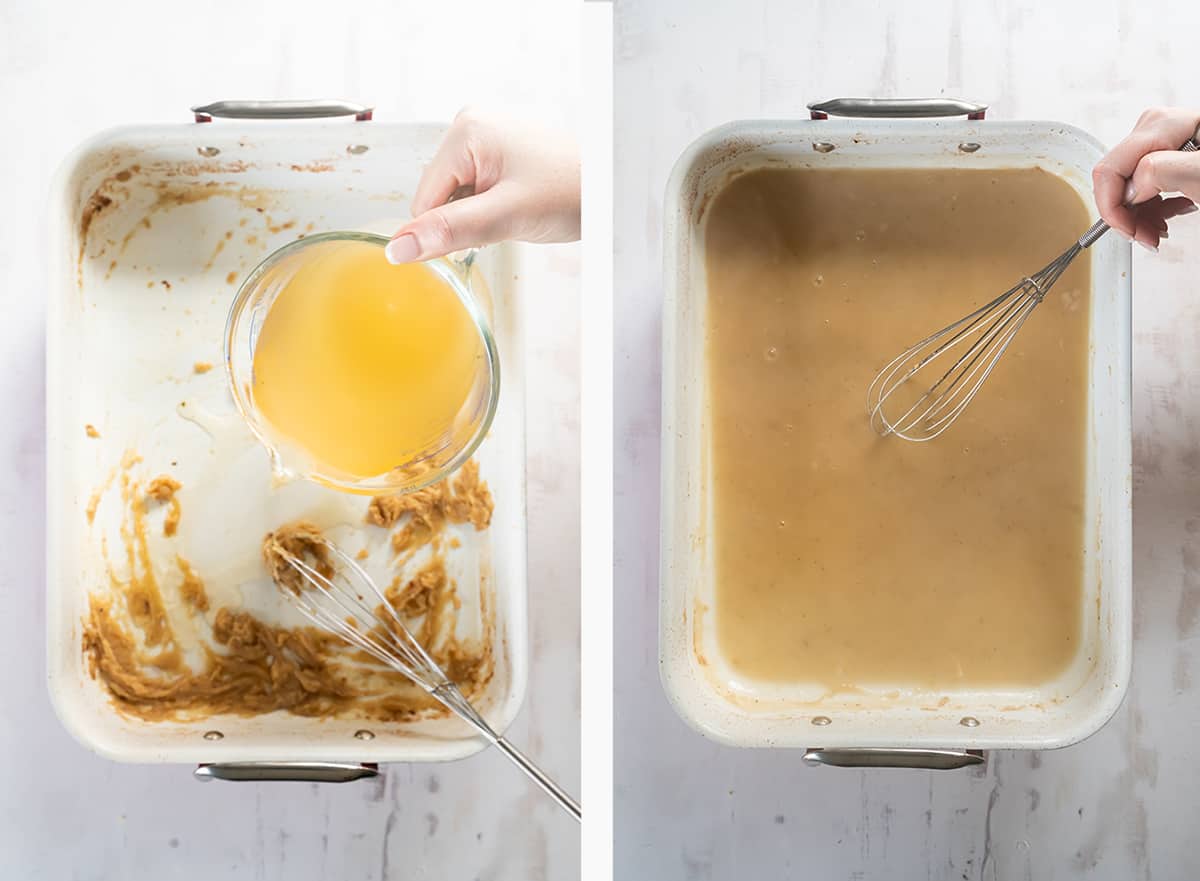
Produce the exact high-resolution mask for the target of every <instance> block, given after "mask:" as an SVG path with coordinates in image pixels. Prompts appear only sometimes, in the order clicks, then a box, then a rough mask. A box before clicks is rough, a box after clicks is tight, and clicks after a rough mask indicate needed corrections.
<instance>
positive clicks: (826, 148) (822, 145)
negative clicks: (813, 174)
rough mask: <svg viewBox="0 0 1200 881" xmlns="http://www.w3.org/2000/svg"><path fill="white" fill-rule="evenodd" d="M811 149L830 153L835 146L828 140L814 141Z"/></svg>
mask: <svg viewBox="0 0 1200 881" xmlns="http://www.w3.org/2000/svg"><path fill="white" fill-rule="evenodd" d="M813 149H814V150H816V151H817V152H818V153H832V152H833V151H834V149H835V148H834V146H833V144H831V143H829V142H828V141H814V142H813Z"/></svg>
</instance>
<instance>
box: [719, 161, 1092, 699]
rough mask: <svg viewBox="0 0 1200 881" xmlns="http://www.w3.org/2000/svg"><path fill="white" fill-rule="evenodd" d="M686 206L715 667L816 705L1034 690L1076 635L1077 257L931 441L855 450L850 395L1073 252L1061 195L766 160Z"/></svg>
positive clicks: (952, 174) (1082, 396) (859, 436)
mask: <svg viewBox="0 0 1200 881" xmlns="http://www.w3.org/2000/svg"><path fill="white" fill-rule="evenodd" d="M709 212H710V213H709V216H708V218H707V229H706V246H707V255H706V264H707V284H708V296H709V303H708V326H709V335H708V340H707V343H708V361H709V384H710V388H711V401H710V403H711V416H710V424H711V434H710V444H711V446H710V451H711V461H712V473H713V484H712V487H711V492H710V495H709V497H710V499H711V501H712V504H713V506H714V515H715V516H714V521H715V534H714V536H713V540H714V542H715V546H714V551H715V558H716V572H717V588H716V607H715V609H714V613H715V615H716V618H715V620H716V626H717V631H718V640H719V644H720V648H721V651H722V653H723V655H724V656H725V657H726V658H727V659H728V661H729V662H730V664H731V665H732V666H733V668H734V669H735V670H736V671H737V672H738V673H739V674H742V675H745V676H749V677H753V678H758V679H765V680H772V681H804V682H817V683H821V684H823V685H825V686H827V687H832V688H850V687H855V686H867V685H887V684H895V685H899V686H910V687H924V688H931V689H952V688H958V687H961V688H969V687H973V686H980V685H993V686H994V685H1003V686H1011V687H1023V686H1032V685H1036V684H1040V683H1043V682H1045V681H1048V680H1049V679H1052V678H1053V677H1054V676H1055V675H1057V674H1058V673H1059V672H1060V671H1061V670H1062V669H1063V668H1064V667H1065V666H1066V665H1067V664H1068V663H1069V662H1070V661H1071V659H1072V658H1073V657H1074V656H1075V654H1076V651H1077V649H1078V645H1079V634H1080V628H1081V624H1080V621H1081V602H1082V584H1083V545H1084V507H1085V477H1084V461H1085V455H1086V448H1085V436H1086V415H1087V413H1086V406H1087V386H1088V381H1087V352H1088V313H1089V291H1090V288H1091V279H1090V261H1089V260H1087V259H1080V260H1079V261H1077V262H1076V264H1075V265H1074V266H1072V267H1071V269H1070V270H1069V271H1068V272H1067V273H1066V275H1064V276H1063V278H1062V279H1061V280H1060V281H1059V283H1058V285H1057V286H1056V287H1055V289H1054V291H1053V292H1052V294H1051V296H1050V297H1048V298H1047V299H1046V301H1045V302H1044V303H1043V304H1042V305H1041V306H1040V307H1039V308H1038V309H1037V310H1036V311H1035V312H1034V314H1033V316H1032V318H1031V319H1030V320H1029V322H1028V323H1027V324H1026V325H1025V328H1024V329H1023V330H1022V332H1021V334H1020V335H1019V336H1018V337H1017V340H1016V342H1015V343H1014V344H1013V347H1012V349H1010V351H1009V353H1008V354H1007V355H1006V357H1005V359H1004V360H1003V362H1002V363H1001V364H1000V366H999V367H998V368H997V370H996V372H995V374H993V376H992V377H991V379H989V381H988V386H987V393H986V395H981V396H980V397H979V398H978V399H977V400H976V402H975V403H974V404H973V405H972V406H971V407H970V408H968V409H967V411H966V412H965V413H964V415H963V416H962V418H961V419H960V420H959V421H958V423H956V425H955V426H954V428H953V429H952V430H951V431H949V432H947V433H946V434H945V435H943V436H942V437H940V438H939V439H937V440H935V441H933V442H930V443H924V444H910V443H902V442H900V441H897V440H895V439H883V438H880V437H878V436H876V435H875V434H874V433H873V432H872V431H871V429H870V427H869V424H868V420H867V417H866V414H865V411H864V400H865V399H864V396H865V392H866V389H867V386H868V385H869V383H870V381H871V378H872V377H873V376H874V374H875V372H876V371H877V370H878V369H879V368H880V367H881V366H883V364H885V363H886V362H887V361H888V360H889V359H890V358H892V357H893V356H894V355H895V354H896V352H898V351H900V350H901V349H903V348H904V347H905V346H907V345H908V344H910V343H911V342H913V341H914V340H916V339H919V338H921V337H923V336H925V335H926V334H928V333H929V332H931V331H932V330H934V329H936V328H939V327H942V326H943V325H945V324H946V323H947V322H948V321H950V320H952V319H953V318H955V317H957V316H960V315H962V314H964V313H966V312H967V311H969V310H970V309H972V308H975V307H976V306H978V305H980V304H981V303H983V302H986V301H987V300H989V299H991V298H992V297H995V296H997V295H998V294H1000V293H1001V292H1003V291H1004V290H1006V289H1008V288H1009V287H1011V286H1012V285H1013V284H1014V283H1016V282H1017V281H1018V280H1019V279H1020V278H1021V277H1022V275H1024V274H1025V273H1028V272H1029V271H1031V269H1035V268H1037V267H1039V266H1042V265H1043V264H1045V263H1046V262H1047V261H1048V260H1049V259H1050V258H1051V257H1053V256H1055V255H1056V254H1057V253H1059V252H1060V251H1061V250H1062V248H1063V247H1064V246H1065V245H1066V244H1068V243H1070V242H1071V241H1072V240H1073V239H1074V238H1075V237H1076V236H1077V235H1078V233H1079V230H1081V229H1084V228H1086V227H1087V226H1088V223H1089V219H1088V214H1087V210H1086V209H1085V207H1084V205H1083V203H1082V201H1081V200H1080V198H1079V197H1078V196H1077V195H1076V194H1075V192H1074V191H1073V190H1072V189H1071V188H1070V186H1069V185H1067V184H1066V183H1065V182H1063V181H1061V180H1059V179H1058V178H1056V177H1054V176H1052V175H1050V174H1048V173H1046V172H1044V171H1042V170H1040V169H1025V170H1005V171H994V170H980V171H973V170H972V171H968V170H929V171H912V170H904V171H901V170H833V171H828V170H823V171H820V172H812V171H805V170H799V169H795V170H785V169H769V170H767V169H764V170H757V171H753V172H749V173H746V174H743V175H741V176H739V177H737V178H735V179H734V180H733V181H732V182H731V183H729V185H728V186H727V187H726V188H725V189H723V190H722V191H721V192H720V193H719V194H718V196H717V197H716V198H715V199H714V201H713V203H712V205H711V208H710V209H709Z"/></svg>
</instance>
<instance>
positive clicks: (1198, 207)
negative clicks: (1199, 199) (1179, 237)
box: [1177, 202, 1200, 217]
mask: <svg viewBox="0 0 1200 881" xmlns="http://www.w3.org/2000/svg"><path fill="white" fill-rule="evenodd" d="M1197 211H1200V205H1197V204H1196V203H1195V202H1193V203H1192V204H1191V205H1188V206H1187V207H1186V208H1181V209H1180V210H1179V214H1178V215H1177V216H1178V217H1183V216H1184V215H1185V214H1195V213H1196V212H1197Z"/></svg>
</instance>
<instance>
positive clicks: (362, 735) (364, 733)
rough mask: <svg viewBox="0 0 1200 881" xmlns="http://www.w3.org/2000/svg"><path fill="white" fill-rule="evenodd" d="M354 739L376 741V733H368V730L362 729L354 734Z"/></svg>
mask: <svg viewBox="0 0 1200 881" xmlns="http://www.w3.org/2000/svg"><path fill="white" fill-rule="evenodd" d="M354 737H355V739H356V740H374V739H375V732H374V731H368V730H367V729H366V728H360V729H358V730H357V731H355V732H354Z"/></svg>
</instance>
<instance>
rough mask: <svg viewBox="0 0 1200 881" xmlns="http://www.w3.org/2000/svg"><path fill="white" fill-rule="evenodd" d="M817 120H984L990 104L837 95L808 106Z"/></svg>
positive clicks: (942, 99)
mask: <svg viewBox="0 0 1200 881" xmlns="http://www.w3.org/2000/svg"><path fill="white" fill-rule="evenodd" d="M808 111H809V113H810V114H811V115H812V118H813V119H828V118H829V117H831V116H857V117H867V118H870V119H931V118H935V117H943V116H965V117H966V118H967V119H983V115H984V114H985V113H987V105H986V104H979V103H976V102H975V101H963V100H961V99H959V98H833V99H832V100H829V101H815V102H813V103H812V104H809V105H808Z"/></svg>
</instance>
